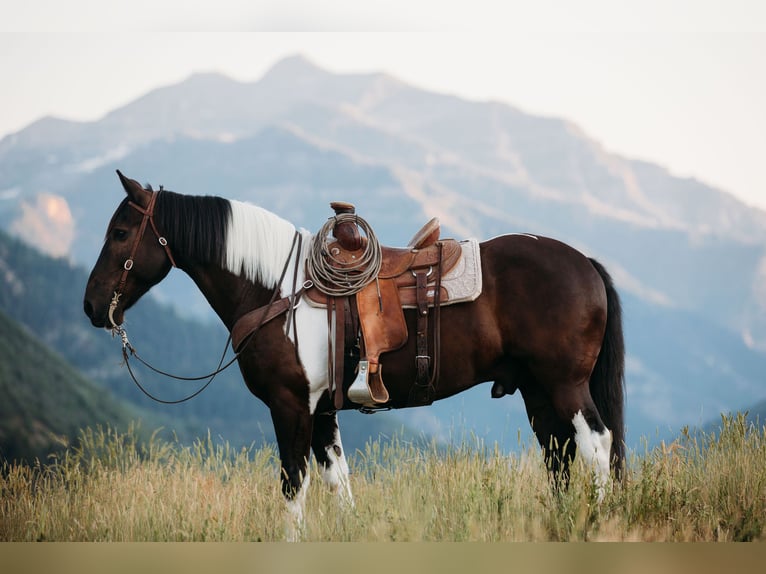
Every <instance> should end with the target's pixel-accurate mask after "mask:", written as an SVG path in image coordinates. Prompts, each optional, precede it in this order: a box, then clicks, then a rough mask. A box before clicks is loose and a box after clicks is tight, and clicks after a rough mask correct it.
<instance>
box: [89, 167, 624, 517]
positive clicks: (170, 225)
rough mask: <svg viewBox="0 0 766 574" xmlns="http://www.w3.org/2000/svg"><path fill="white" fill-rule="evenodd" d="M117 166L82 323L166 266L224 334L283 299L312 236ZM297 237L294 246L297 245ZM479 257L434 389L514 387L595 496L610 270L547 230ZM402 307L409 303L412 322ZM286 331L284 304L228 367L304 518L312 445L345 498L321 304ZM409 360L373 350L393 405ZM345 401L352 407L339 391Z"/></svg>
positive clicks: (612, 403)
mask: <svg viewBox="0 0 766 574" xmlns="http://www.w3.org/2000/svg"><path fill="white" fill-rule="evenodd" d="M118 174H119V176H120V180H121V182H122V185H123V187H124V189H125V192H126V194H127V197H126V198H124V200H123V201H122V203H120V205H119V207H118V208H117V210H116V211H115V213H114V215H113V216H112V220H111V222H110V223H109V227H108V230H107V234H106V239H105V241H104V245H103V248H102V250H101V254H100V255H99V258H98V261H97V262H96V264H95V266H94V268H93V271H92V272H91V275H90V278H89V280H88V285H87V288H86V291H85V299H84V310H85V313H86V314H87V316H88V317H89V318H90V320H91V322H92V324H93V325H94V326H96V327H107V328H112V327H113V326H115V325H120V324H121V323H122V322H123V318H124V313H125V311H126V310H127V309H129V308H130V307H131V306H132V305H134V304H135V303H136V301H138V300H139V299H140V298H141V296H142V295H144V294H145V293H146V292H147V291H149V289H150V288H151V287H152V286H153V285H156V284H157V283H159V282H160V281H161V280H162V279H163V278H164V277H165V276H166V275H167V273H168V272H169V271H170V269H171V266H172V265H176V266H177V267H178V268H179V269H181V270H183V271H184V272H186V273H187V274H188V275H189V276H190V277H191V278H192V280H194V282H195V283H196V284H197V286H198V287H199V289H200V290H201V292H202V293H203V294H204V296H205V297H206V299H207V301H208V302H209V303H210V305H211V306H212V308H213V309H214V311H215V312H216V313H217V315H218V316H219V317H220V319H221V321H223V323H224V324H225V325H226V327H227V328H228V329H229V330H231V329H232V327H233V326H234V324H235V323H236V321H237V320H238V319H239V318H240V317H242V316H243V315H244V314H246V313H248V312H249V311H251V310H253V309H255V308H258V307H262V306H264V305H267V304H268V303H269V301H271V300H272V298H273V296H274V294H275V292H276V291H277V290H279V296H282V295H289V294H290V291H291V289H292V286H293V285H294V284H295V283H294V282H293V275H294V272H297V274H298V279H297V281H298V283H297V284H298V285H300V284H301V283H302V282H303V273H304V268H305V257H306V252H307V249H306V248H305V246H307V245H308V243H309V240H310V238H311V234H310V233H309V232H307V231H305V230H296V228H295V227H294V226H293V225H292V224H291V223H289V222H287V221H285V220H284V219H282V218H280V217H278V216H276V215H274V214H272V213H270V212H268V211H266V210H264V209H262V208H259V207H256V206H254V205H250V204H246V203H242V202H238V201H233V200H227V199H223V198H220V197H212V196H204V197H201V196H187V195H182V194H177V193H173V192H170V191H153V190H152V189H151V188H144V187H142V186H141V185H140V184H139V183H137V182H136V181H134V180H132V179H129V178H127V177H125V176H123V175H122V174H121V173H119V172H118ZM296 233H297V234H299V235H301V236H302V237H303V239H304V240H303V242H302V245H303V246H304V248H303V249H294V247H293V246H294V242H293V240H294V238H295V237H296ZM480 254H481V270H482V285H483V290H482V293H481V295H480V296H479V297H478V298H477V299H476V300H475V301H473V302H470V303H460V304H455V305H451V306H447V307H444V308H443V309H442V310H441V320H440V325H441V355H440V356H441V364H440V369H439V372H440V376H439V379H438V381H437V382H436V385H435V389H434V398H435V399H436V400H438V399H442V398H445V397H449V396H451V395H454V394H455V393H459V392H461V391H464V390H466V389H468V388H470V387H473V386H474V385H477V384H479V383H482V382H488V381H493V382H494V384H493V386H492V393H491V394H492V396H493V397H495V398H499V397H501V396H503V395H505V394H512V393H514V392H515V391H516V390H517V389H518V390H519V391H520V392H521V395H522V397H523V399H524V402H525V406H526V410H527V414H528V416H529V420H530V423H531V425H532V428H533V430H534V432H535V434H536V436H537V438H538V440H539V442H540V445H541V447H542V448H543V449H544V452H545V457H546V462H547V463H548V465H549V467H550V468H551V471H552V473H553V474H554V475H557V476H559V477H561V476H562V475H563V476H564V480H566V477H567V469H568V465H569V460H570V457H571V456H573V455H574V453H575V451H577V452H579V453H580V455H581V456H582V457H583V458H584V460H585V461H586V463H587V464H589V465H590V466H591V467H592V469H593V472H594V480H595V483H596V486H597V488H598V492H599V496H601V497H602V496H603V493H604V491H605V489H606V488H607V486H608V485H609V484H610V481H609V479H610V464H611V465H612V467H613V469H614V470H615V472H617V473H619V471H620V468H621V466H622V464H623V462H624V423H623V403H624V399H623V386H624V382H623V370H624V343H623V335H622V324H621V311H620V302H619V298H618V295H617V292H616V291H615V289H614V286H613V284H612V281H611V279H610V277H609V275H608V274H607V272H606V271H605V270H604V268H603V267H602V266H601V265H600V264H599V263H598V262H596V261H594V260H592V259H589V258H587V257H585V256H584V255H582V254H581V253H580V252H578V251H576V250H574V249H572V248H571V247H569V246H567V245H565V244H564V243H561V242H559V241H556V240H553V239H548V238H544V237H537V236H531V235H523V234H522V235H520V234H511V235H505V236H501V237H495V238H493V239H490V240H488V241H485V242H483V243H481V244H480ZM296 265H297V270H296V269H295V266H296ZM285 270H287V273H283V272H284V271H285ZM281 277H285V279H284V281H282V283H281V284H280V278H281ZM115 295H117V296H115ZM110 304H111V307H110ZM414 313H415V311H414V310H408V311H406V322H407V324H408V328H409V332H410V333H413V332H415V321H416V318H415V316H414ZM295 326H296V328H295V329H287V328H286V327H287V325H286V319H285V315H281V316H279V317H277V318H276V319H274V320H271V321H269V322H268V323H265V324H263V325H262V326H261V328H260V329H259V330H258V331H257V333H256V334H255V335H254V336H253V338H252V340H250V341H249V343H248V344H247V346H246V348H245V349H244V351H243V352H242V353H241V354H240V355H239V358H238V362H239V367H240V370H241V372H242V375H243V377H244V380H245V384H246V385H247V387H248V389H250V391H251V392H252V393H253V394H254V395H255V396H257V397H258V398H259V399H261V400H262V401H263V402H264V403H265V404H266V405H267V406H268V408H269V409H270V412H271V417H272V421H273V423H274V429H275V432H276V439H277V443H278V447H279V455H280V459H281V464H282V473H281V480H282V491H283V493H284V495H285V497H286V500H287V504H288V508H289V509H290V511H291V512H292V515H293V516H294V518H295V521H296V523H297V524H300V523H301V522H302V516H303V507H304V501H305V496H306V490H307V486H308V480H309V474H308V472H307V469H308V459H309V456H310V450H313V452H314V455H315V457H316V459H317V462H318V465H319V468H320V469H321V472H322V476H323V479H324V481H325V482H326V483H327V484H328V485H329V486H330V487H331V488H333V489H334V490H336V491H337V492H338V494H339V497H340V498H341V500H342V501H343V502H345V503H346V504H353V500H352V495H351V490H350V486H349V480H348V465H347V462H346V458H345V452H344V451H343V447H342V444H341V437H340V433H339V430H338V424H337V418H336V414H335V409H334V406H333V403H332V400H331V397H330V396H329V391H328V364H327V362H328V348H327V347H328V336H327V329H328V327H327V315H326V312H325V311H324V310H321V309H317V308H314V307H312V306H310V305H304V304H301V305H298V307H297V308H296V309H295ZM286 333H287V334H286ZM296 338H297V341H296ZM410 339H414V337H410ZM414 355H415V342H414V341H413V340H409V341H408V342H407V343H406V344H405V345H404V347H403V348H401V349H399V350H397V351H393V352H390V353H387V354H385V357H384V359H385V375H386V377H385V383H386V387H387V389H388V392H389V395H390V402H389V403H388V406H390V407H393V408H401V407H405V406H411V405H410V404H409V403H408V399H409V398H410V391H411V388H412V385H413V381H414V380H415V377H416V372H415V371H416V368H415V360H414ZM343 408H344V409H353V408H359V405H355V404H354V403H351V402H350V401H348V400H347V399H346V401H345V403H344V405H343ZM565 450H566V452H565Z"/></svg>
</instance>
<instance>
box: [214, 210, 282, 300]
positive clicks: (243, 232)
mask: <svg viewBox="0 0 766 574" xmlns="http://www.w3.org/2000/svg"><path fill="white" fill-rule="evenodd" d="M229 203H230V205H231V220H230V222H229V228H228V230H227V233H226V260H225V261H224V262H223V263H224V265H225V267H226V269H228V270H229V271H231V272H232V273H241V274H243V275H244V276H245V277H247V278H248V279H250V280H251V281H257V282H258V283H260V284H261V285H264V286H265V287H267V288H268V287H275V286H276V284H277V281H279V276H280V275H281V274H282V270H283V269H284V267H285V262H286V261H287V256H288V255H289V254H290V248H291V246H292V244H293V237H294V236H295V226H294V225H293V224H292V223H290V222H289V221H286V220H284V219H282V218H281V217H279V216H278V215H275V214H273V213H271V212H270V211H267V210H265V209H263V208H262V207H258V206H257V205H252V204H249V203H243V202H241V201H236V200H229Z"/></svg>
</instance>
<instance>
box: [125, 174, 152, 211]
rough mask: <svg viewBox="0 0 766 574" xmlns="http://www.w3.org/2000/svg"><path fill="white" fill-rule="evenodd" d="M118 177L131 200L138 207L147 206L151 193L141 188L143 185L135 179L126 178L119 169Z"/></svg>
mask: <svg viewBox="0 0 766 574" xmlns="http://www.w3.org/2000/svg"><path fill="white" fill-rule="evenodd" d="M117 175H118V176H119V178H120V182H121V183H122V187H123V188H124V189H125V193H127V194H128V197H129V198H130V200H131V201H132V202H133V203H136V204H138V205H141V206H146V205H147V204H148V201H149V192H148V191H146V190H145V189H144V188H143V187H141V184H140V183H138V182H137V181H136V180H135V179H130V178H129V177H125V176H124V175H123V174H122V172H121V171H120V170H119V169H118V170H117Z"/></svg>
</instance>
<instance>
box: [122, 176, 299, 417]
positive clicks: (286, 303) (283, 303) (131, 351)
mask: <svg viewBox="0 0 766 574" xmlns="http://www.w3.org/2000/svg"><path fill="white" fill-rule="evenodd" d="M162 191H164V190H163V188H162V186H160V189H159V191H156V192H155V191H152V192H151V194H152V195H151V197H150V198H149V204H148V205H147V207H146V209H144V208H143V207H141V206H140V205H138V204H137V203H134V202H133V201H128V205H130V206H131V207H132V208H133V209H135V210H136V211H138V212H139V213H140V214H141V215H142V216H143V218H142V219H141V224H140V226H139V229H138V234H137V235H136V238H135V239H134V240H133V245H132V247H131V249H130V256H129V257H128V259H126V260H125V263H124V264H123V266H122V268H123V271H122V275H121V276H120V281H119V283H118V284H117V289H116V290H115V291H114V295H113V297H112V300H111V302H110V303H109V312H108V317H109V322H110V323H111V328H110V329H111V332H112V336H113V337H114V336H115V335H119V336H120V339H121V341H122V357H123V359H124V361H125V365H126V366H127V367H128V372H129V373H130V378H131V379H133V382H134V383H135V384H136V386H137V387H138V388H139V389H140V390H141V392H143V393H144V394H145V395H146V396H147V397H149V398H150V399H152V400H153V401H156V402H158V403H162V404H165V405H175V404H179V403H183V402H186V401H188V400H191V399H193V398H194V397H196V396H197V395H199V394H200V393H201V392H202V391H204V390H205V389H206V388H207V387H208V386H209V385H210V383H212V382H213V379H214V378H215V376H216V375H217V374H218V373H220V372H222V371H225V370H226V369H228V368H229V367H230V366H231V365H233V364H234V362H235V361H236V360H237V359H239V356H240V355H241V354H242V353H243V352H244V350H245V349H246V348H247V345H248V343H249V342H250V341H251V340H252V338H253V337H254V336H255V334H256V333H257V332H258V330H259V329H260V328H261V327H262V326H263V325H264V324H266V323H268V322H269V321H270V320H271V319H274V318H275V317H277V316H279V315H281V314H282V313H285V312H288V311H289V312H290V313H289V314H290V315H291V316H292V320H293V323H294V322H295V314H294V312H293V311H294V310H295V307H297V305H298V302H299V300H300V297H301V295H302V293H303V290H304V289H300V290H299V291H297V292H296V289H295V287H296V285H295V277H294V278H293V294H292V295H291V296H290V297H283V298H282V299H278V296H279V287H280V285H281V284H282V281H283V280H284V278H285V275H286V274H287V269H288V268H289V266H290V259H291V258H292V255H293V252H294V251H295V246H296V244H297V245H298V255H299V256H300V250H301V245H302V242H303V238H302V236H301V234H300V233H299V232H298V231H297V230H296V231H295V235H294V236H293V243H292V246H291V247H290V253H289V254H288V255H287V261H286V262H285V266H284V268H283V269H282V275H281V276H280V278H279V281H278V282H277V285H276V287H275V288H274V293H273V294H272V296H271V299H270V301H269V303H268V304H267V305H265V306H263V307H260V308H258V309H256V310H255V312H260V313H262V315H260V320H259V321H258V322H257V324H256V325H255V326H254V327H253V328H252V329H251V330H250V331H249V332H248V334H247V335H246V336H245V337H244V338H243V340H242V342H241V343H240V344H239V345H237V348H236V349H235V354H234V357H232V359H231V360H230V361H229V362H228V363H226V364H225V365H223V361H224V358H225V357H226V352H227V350H228V348H229V344H230V343H231V333H230V334H229V337H228V339H227V341H226V344H225V345H224V349H223V353H222V355H221V359H220V360H219V361H218V366H217V367H216V369H215V370H214V371H213V372H211V373H208V374H206V375H201V376H199V377H182V376H179V375H173V374H171V373H167V372H165V371H163V370H160V369H157V368H155V367H154V366H152V365H150V364H149V363H147V362H146V361H145V360H144V359H142V358H141V356H140V355H139V354H138V352H137V351H136V349H135V347H133V345H132V344H131V343H130V341H129V340H128V333H127V331H126V330H125V328H124V327H122V325H117V324H116V323H115V322H114V311H115V309H116V308H117V304H118V302H119V300H120V297H121V296H122V290H123V288H124V287H125V284H126V282H127V279H128V273H130V270H131V269H133V263H134V260H135V257H136V253H137V252H138V246H139V244H140V243H141V240H142V239H143V237H144V234H145V233H146V227H147V223H148V224H149V225H150V226H151V228H152V231H153V232H154V235H155V236H156V237H157V241H158V242H159V244H160V245H161V246H162V248H163V249H164V250H165V254H166V255H167V257H168V259H169V260H170V263H171V265H172V266H173V267H178V266H177V265H176V262H175V259H174V258H173V254H172V253H171V251H170V247H169V246H168V242H167V239H165V237H164V236H163V235H162V234H160V232H159V230H158V229H157V225H156V224H155V222H154V206H155V203H156V201H157V196H158V195H159V194H160V192H162ZM298 264H299V263H298V261H297V258H296V263H295V265H296V276H297V267H298ZM272 309H273V310H272ZM255 312H253V311H251V312H250V313H251V314H252V313H255ZM287 328H288V332H289V328H290V320H289V318H288V324H287ZM295 339H296V340H295V344H296V353H297V343H298V340H297V339H298V334H297V332H296V333H295ZM131 356H133V357H135V358H136V359H138V361H139V362H141V363H142V364H143V365H144V366H145V367H147V368H148V369H150V370H152V371H154V372H155V373H157V374H160V375H163V376H165V377H169V378H171V379H176V380H179V381H201V380H203V379H209V380H208V381H207V382H206V383H205V384H204V385H202V386H201V387H200V388H199V389H197V390H196V391H195V392H193V393H192V394H190V395H188V396H186V397H184V398H183V399H178V400H173V401H168V400H164V399H160V398H157V397H155V396H154V395H153V394H152V393H150V392H149V391H147V390H146V389H145V388H144V387H143V386H142V385H141V383H140V382H139V381H138V379H137V378H136V375H135V374H134V373H133V369H132V368H131V367H130V361H129V357H131ZM221 365H223V366H221Z"/></svg>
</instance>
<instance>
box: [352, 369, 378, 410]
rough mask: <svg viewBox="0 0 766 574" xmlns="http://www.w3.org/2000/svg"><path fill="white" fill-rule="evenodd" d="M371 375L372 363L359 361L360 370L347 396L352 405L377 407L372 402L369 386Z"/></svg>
mask: <svg viewBox="0 0 766 574" xmlns="http://www.w3.org/2000/svg"><path fill="white" fill-rule="evenodd" d="M369 373H370V362H369V361H359V370H358V372H357V373H356V378H355V379H354V382H353V383H351V386H350V387H349V388H348V392H347V393H346V396H348V400H350V401H351V402H352V403H357V404H360V405H364V406H366V407H372V406H375V401H373V400H372V393H371V392H370V387H369V386H368V384H367V377H368V376H369Z"/></svg>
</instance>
